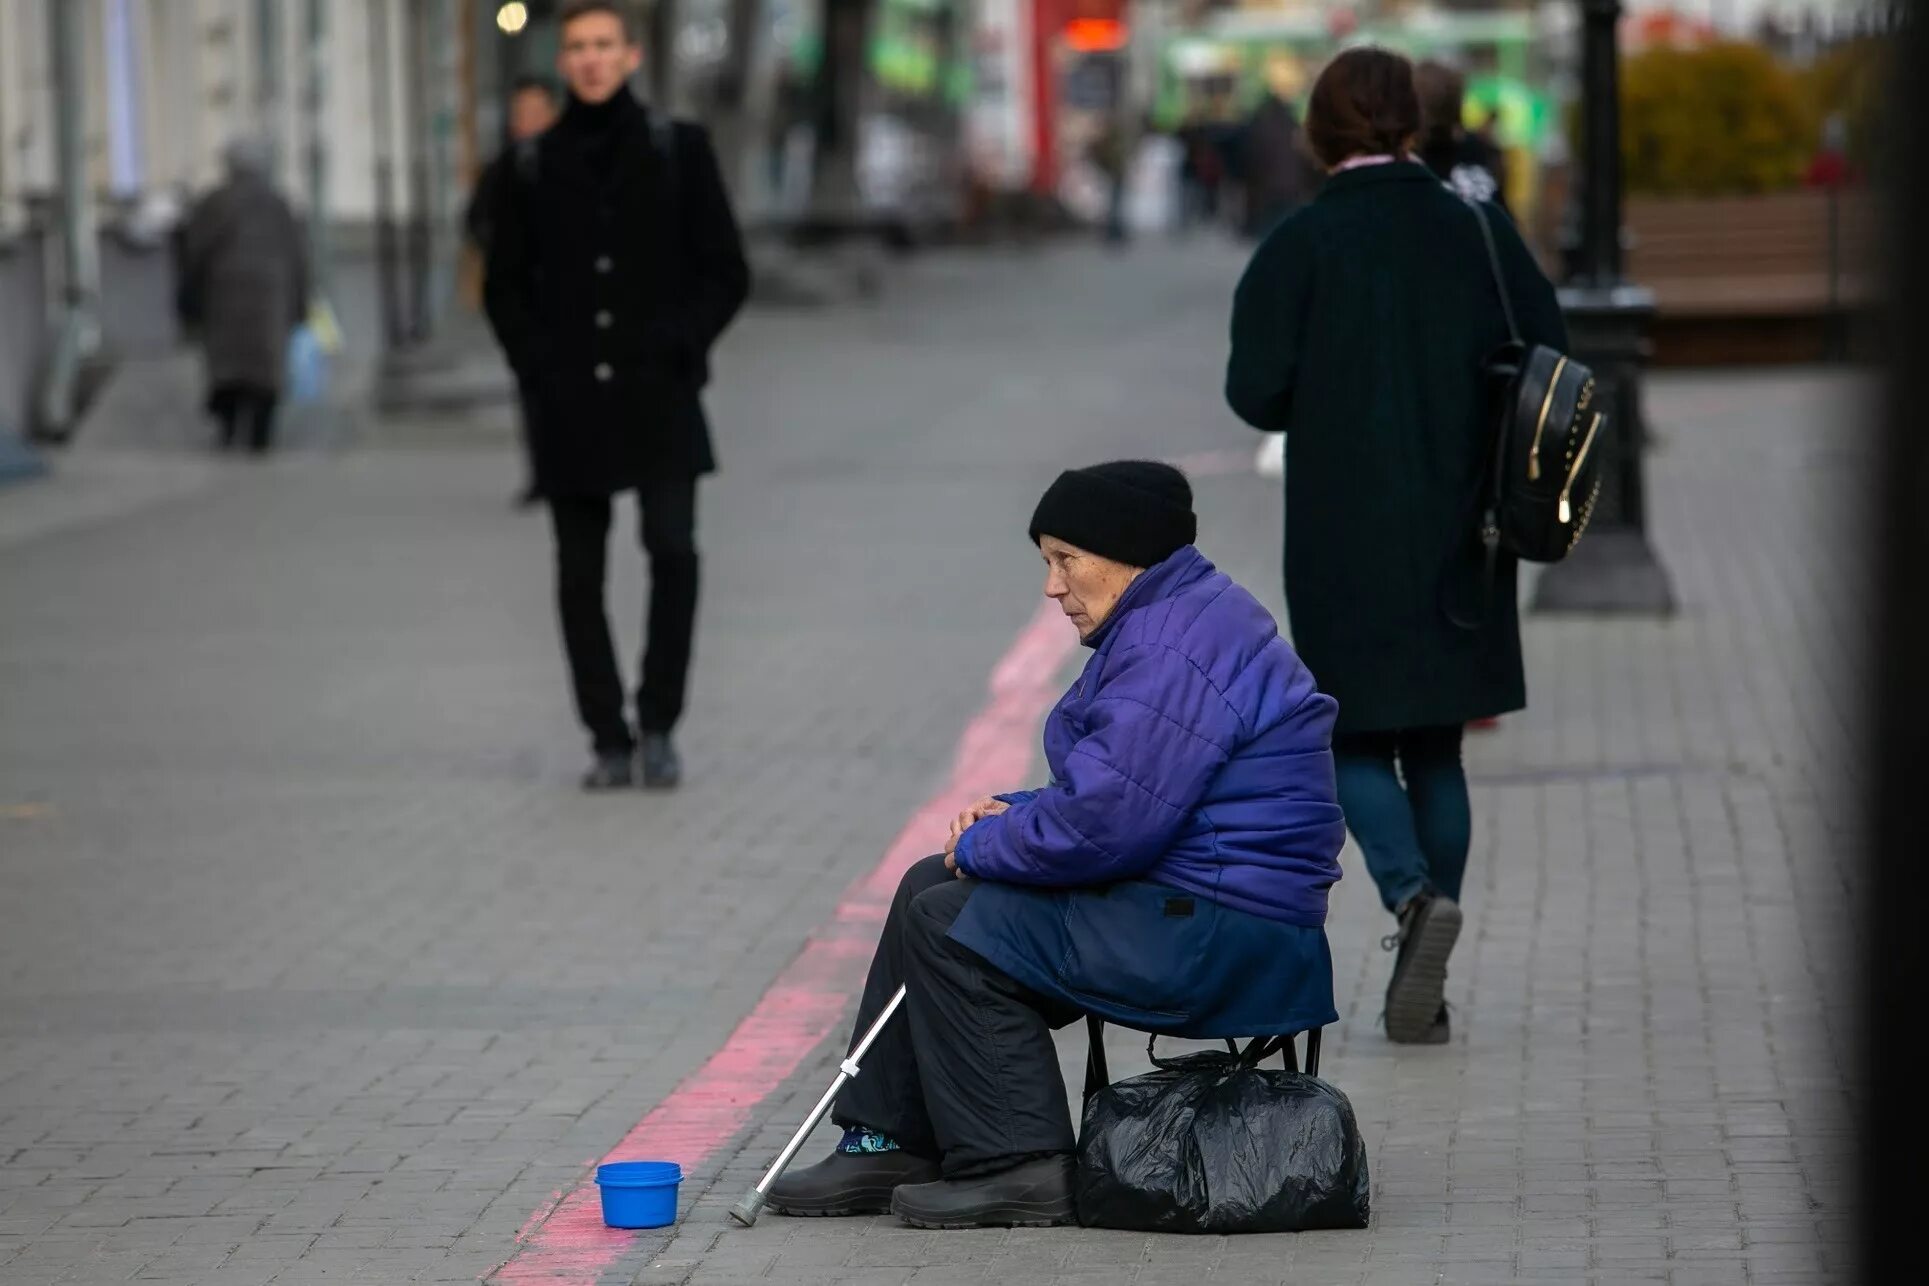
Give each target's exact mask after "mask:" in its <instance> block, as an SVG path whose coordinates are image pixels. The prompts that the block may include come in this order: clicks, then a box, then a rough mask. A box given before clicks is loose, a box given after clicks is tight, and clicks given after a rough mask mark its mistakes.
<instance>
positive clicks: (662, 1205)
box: [596, 1161, 683, 1228]
mask: <svg viewBox="0 0 1929 1286" xmlns="http://www.w3.org/2000/svg"><path fill="white" fill-rule="evenodd" d="M682 1182H683V1167H682V1166H680V1165H678V1164H677V1163H676V1162H674V1161H612V1162H610V1163H609V1164H608V1165H599V1166H597V1167H596V1186H597V1187H598V1188H600V1189H602V1193H603V1222H604V1223H606V1224H608V1225H609V1226H610V1227H612V1228H662V1227H665V1226H667V1225H669V1224H673V1223H675V1222H676V1192H677V1185H679V1184H681V1183H682Z"/></svg>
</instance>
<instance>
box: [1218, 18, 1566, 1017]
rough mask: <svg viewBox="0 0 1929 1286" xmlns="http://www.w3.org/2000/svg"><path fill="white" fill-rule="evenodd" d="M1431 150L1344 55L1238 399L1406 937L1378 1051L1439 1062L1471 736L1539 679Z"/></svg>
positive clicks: (1318, 93) (1476, 249) (1471, 323)
mask: <svg viewBox="0 0 1929 1286" xmlns="http://www.w3.org/2000/svg"><path fill="white" fill-rule="evenodd" d="M1419 132H1420V106H1419V102H1418V99H1417V97H1416V95H1415V92H1414V84H1413V69H1412V66H1411V65H1410V64H1409V63H1408V62H1407V60H1406V59H1404V58H1402V57H1400V56H1399V55H1397V54H1393V53H1389V52H1387V51H1385V50H1382V49H1371V48H1364V49H1353V50H1349V51H1347V52H1346V53H1343V54H1341V55H1340V56H1339V57H1338V58H1336V59H1335V60H1334V61H1333V63H1332V64H1331V65H1330V66H1329V67H1328V68H1327V69H1326V71H1325V72H1324V74H1322V75H1321V77H1320V79H1319V82H1318V83H1317V84H1316V85H1315V86H1314V88H1313V95H1312V101H1311V103H1310V104H1309V107H1308V111H1307V118H1306V133H1307V138H1308V141H1309V142H1310V143H1311V145H1312V147H1313V150H1314V152H1315V154H1316V155H1317V156H1318V157H1319V160H1320V162H1321V164H1322V165H1323V166H1325V168H1326V169H1327V171H1328V172H1329V174H1330V176H1331V177H1330V178H1329V179H1328V181H1327V183H1326V186H1325V187H1324V188H1323V189H1322V190H1321V192H1320V195H1319V197H1318V198H1317V199H1316V200H1314V201H1313V202H1312V203H1311V204H1310V205H1308V206H1306V207H1305V208H1303V209H1302V210H1300V211H1299V212H1297V213H1296V214H1294V215H1292V216H1290V217H1289V218H1287V219H1286V220H1285V221H1284V222H1283V223H1281V224H1280V225H1279V227H1278V228H1276V229H1275V230H1274V231H1273V232H1272V233H1271V235H1269V236H1268V237H1267V238H1266V240H1265V241H1264V242H1263V243H1261V245H1260V247H1259V249H1258V251H1257V252H1256V253H1255V254H1254V256H1253V260H1252V263H1251V265H1250V266H1249V267H1248V268H1247V270H1246V275H1245V278H1244V279H1243V280H1242V281H1241V282H1240V284H1239V291H1238V295H1237V298H1236V300H1235V302H1234V305H1233V318H1232V356H1231V359H1230V363H1229V365H1228V368H1227V372H1226V397H1227V400H1228V401H1229V402H1230V403H1231V404H1232V408H1233V410H1234V411H1236V412H1238V414H1239V415H1240V417H1241V418H1242V419H1244V420H1246V421H1247V422H1248V423H1249V424H1252V425H1253V426H1255V427H1256V428H1260V429H1264V430H1269V431H1273V432H1282V431H1283V432H1284V433H1285V434H1286V451H1287V459H1286V600H1287V605H1288V608H1289V610H1290V612H1291V618H1292V630H1293V640H1294V643H1295V645H1296V646H1297V647H1298V649H1299V652H1300V655H1301V656H1302V657H1303V658H1304V659H1305V661H1306V663H1307V665H1308V667H1309V668H1310V669H1311V670H1312V672H1313V676H1314V678H1315V679H1317V680H1318V682H1319V685H1320V687H1321V689H1322V690H1323V691H1325V692H1328V693H1330V694H1331V695H1333V696H1334V697H1336V698H1337V699H1338V700H1339V718H1338V723H1337V725H1336V728H1335V737H1334V743H1333V750H1334V756H1335V760H1336V765H1337V768H1338V774H1339V800H1340V806H1341V808H1342V809H1343V810H1344V812H1345V814H1346V822H1347V826H1348V828H1349V829H1350V830H1351V831H1352V833H1353V837H1354V839H1355V840H1356V841H1358V843H1359V846H1360V849H1361V851H1362V852H1363V853H1364V854H1365V856H1366V863H1367V869H1368V870H1369V871H1370V872H1371V874H1372V876H1373V879H1374V882H1375V883H1376V884H1377V885H1378V886H1379V890H1380V898H1381V901H1382V902H1384V903H1385V905H1386V908H1387V910H1388V911H1390V912H1392V913H1393V915H1394V916H1396V917H1397V928H1396V930H1395V932H1394V933H1393V934H1392V935H1391V936H1390V937H1389V938H1388V939H1387V942H1388V946H1389V948H1390V949H1395V950H1397V952H1398V954H1397V956H1396V957H1395V961H1394V966H1393V976H1392V981H1391V982H1390V984H1389V985H1388V988H1387V997H1386V1027H1387V1035H1388V1036H1389V1037H1390V1038H1391V1039H1393V1040H1395V1041H1400V1042H1407V1043H1421V1044H1433V1043H1441V1042H1444V1041H1446V1040H1447V1038H1448V1025H1447V1010H1446V1002H1445V997H1444V994H1443V989H1444V985H1445V982H1446V971H1447V958H1448V956H1449V954H1450V953H1451V952H1452V950H1453V946H1454V942H1455V940H1456V939H1457V938H1458V936H1459V932H1460V919H1461V916H1460V907H1459V899H1460V889H1461V879H1462V875H1463V873H1464V872H1465V870H1466V865H1467V851H1468V847H1469V844H1470V841H1471V832H1472V814H1471V810H1470V808H1469V806H1468V799H1467V780H1466V777H1465V775H1464V773H1463V772H1462V769H1461V763H1460V736H1461V729H1462V728H1463V727H1464V726H1465V725H1466V724H1467V723H1468V722H1469V721H1470V720H1475V719H1480V718H1483V717H1487V716H1492V715H1498V714H1503V713H1506V712H1508V711H1511V710H1518V709H1520V708H1521V707H1522V706H1523V705H1525V704H1526V683H1525V681H1524V679H1523V676H1522V673H1521V654H1520V626H1519V620H1518V616H1517V614H1516V609H1515V601H1514V594H1515V590H1514V583H1515V565H1514V561H1513V560H1512V559H1511V558H1509V557H1506V556H1505V555H1503V556H1502V558H1501V561H1500V566H1499V572H1498V579H1497V581H1496V582H1495V583H1494V584H1493V585H1492V587H1491V599H1490V600H1489V599H1488V598H1487V597H1486V593H1485V590H1486V586H1485V583H1484V579H1483V578H1484V569H1483V566H1482V563H1481V561H1480V558H1479V547H1478V540H1477V537H1476V531H1475V527H1476V523H1475V497H1476V493H1477V489H1478V486H1479V484H1480V481H1481V478H1482V476H1483V469H1484V465H1485V461H1486V459H1487V456H1488V451H1489V448H1490V446H1491V443H1492V433H1493V408H1492V407H1491V406H1490V404H1489V403H1490V399H1489V397H1488V394H1487V389H1486V387H1485V383H1484V377H1483V374H1482V366H1483V361H1484V359H1485V358H1486V357H1487V356H1488V355H1489V354H1491V353H1492V352H1493V351H1494V350H1495V349H1497V348H1499V347H1500V346H1501V345H1502V344H1503V343H1505V342H1506V340H1507V322H1506V317H1505V314H1504V312H1503V310H1502V307H1501V301H1500V298H1499V294H1498V291H1497V290H1496V289H1495V286H1494V281H1493V275H1492V273H1491V271H1490V270H1489V267H1488V259H1487V252H1486V248H1485V244H1484V241H1483V238H1482V234H1481V230H1480V220H1479V214H1478V213H1477V211H1476V210H1475V208H1474V207H1472V206H1470V205H1469V204H1468V203H1467V202H1465V201H1463V200H1461V199H1460V198H1459V197H1457V196H1456V195H1454V193H1453V192H1451V191H1449V190H1448V189H1447V187H1446V186H1445V185H1443V184H1442V183H1441V182H1440V180H1439V179H1438V178H1436V177H1434V175H1433V174H1432V173H1431V172H1429V171H1428V169H1427V168H1426V167H1425V166H1424V165H1422V164H1420V163H1419V162H1418V161H1417V160H1414V159H1413V158H1412V150H1413V147H1414V144H1415V142H1416V139H1417V136H1418V134H1419ZM1486 214H1487V217H1488V218H1489V219H1490V220H1491V222H1492V224H1493V229H1494V236H1495V238H1496V240H1497V241H1498V243H1499V255H1500V261H1501V266H1502V271H1503V275H1504V277H1505V281H1506V289H1507V291H1508V294H1509V295H1510V296H1511V297H1512V301H1513V306H1514V311H1515V313H1516V315H1517V316H1518V318H1519V321H1520V329H1521V333H1522V335H1523V336H1524V337H1525V339H1526V340H1527V342H1528V343H1529V344H1546V345H1549V346H1552V347H1556V348H1560V347H1564V345H1565V342H1566V331H1565V327H1564V326H1563V325H1562V322H1561V314H1560V309H1559V307H1558V305H1557V304H1556V302H1555V299H1554V291H1553V288H1552V287H1551V286H1549V285H1548V283H1547V279H1546V278H1545V277H1544V276H1543V275H1542V274H1541V271H1540V269H1539V267H1538V266H1536V264H1535V262H1534V258H1533V256H1532V255H1531V254H1530V253H1529V252H1528V249H1527V247H1526V245H1525V244H1524V243H1523V242H1522V241H1521V238H1520V235H1519V233H1518V232H1516V231H1515V229H1514V226H1513V224H1512V223H1511V222H1510V221H1509V220H1508V219H1507V217H1506V216H1505V215H1504V214H1502V213H1501V212H1499V211H1498V210H1497V209H1494V208H1492V207H1487V208H1486ZM1482 604H1485V606H1484V608H1483V607H1482V606H1481V605H1482ZM1449 605H1451V606H1453V608H1454V612H1453V617H1458V618H1459V619H1460V620H1462V621H1463V622H1466V623H1467V624H1468V625H1471V626H1473V628H1462V626H1461V625H1456V624H1455V622H1454V619H1453V618H1452V617H1450V616H1449V614H1448V610H1447V609H1448V606H1449Z"/></svg>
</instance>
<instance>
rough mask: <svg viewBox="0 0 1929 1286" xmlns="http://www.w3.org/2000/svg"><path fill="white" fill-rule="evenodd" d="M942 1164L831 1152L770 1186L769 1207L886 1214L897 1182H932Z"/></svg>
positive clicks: (897, 1155) (805, 1212)
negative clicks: (822, 1158)
mask: <svg viewBox="0 0 1929 1286" xmlns="http://www.w3.org/2000/svg"><path fill="white" fill-rule="evenodd" d="M938 1173H939V1171H938V1163H937V1162H936V1161H928V1160H926V1159H925V1158H923V1157H914V1156H912V1155H911V1154H910V1153H909V1152H833V1153H831V1154H830V1156H828V1157H826V1158H825V1159H824V1160H822V1161H819V1162H818V1163H817V1164H816V1165H813V1166H806V1167H804V1168H803V1169H802V1170H792V1171H791V1172H790V1173H789V1174H786V1175H784V1176H783V1177H782V1178H781V1179H779V1180H777V1182H775V1183H773V1184H771V1185H770V1196H769V1199H768V1207H769V1209H771V1210H773V1211H775V1212H776V1213H777V1214H780V1215H802V1216H808V1217H816V1216H825V1215H884V1214H889V1213H891V1193H892V1192H894V1191H896V1189H897V1187H898V1185H899V1184H904V1183H920V1184H922V1183H929V1182H930V1181H931V1180H933V1179H935V1178H937V1177H938Z"/></svg>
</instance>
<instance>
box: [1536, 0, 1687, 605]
mask: <svg viewBox="0 0 1929 1286" xmlns="http://www.w3.org/2000/svg"><path fill="white" fill-rule="evenodd" d="M1580 3H1581V18H1582V27H1581V117H1582V131H1581V133H1582V142H1581V146H1582V154H1581V175H1580V185H1579V193H1578V206H1579V213H1580V220H1579V223H1580V228H1579V244H1578V245H1576V246H1575V247H1573V251H1574V253H1573V254H1572V255H1571V256H1570V258H1569V272H1568V280H1567V282H1566V284H1565V285H1563V286H1562V287H1561V291H1560V296H1561V308H1562V310H1563V311H1564V312H1565V313H1566V314H1567V325H1568V332H1569V337H1570V339H1571V342H1572V349H1573V355H1574V357H1575V359H1576V360H1577V361H1581V362H1584V363H1586V364H1587V365H1588V366H1590V367H1592V368H1593V370H1594V374H1595V378H1596V380H1597V381H1598V388H1599V398H1600V403H1599V404H1600V405H1601V406H1602V407H1603V408H1604V410H1605V411H1606V413H1607V416H1608V434H1607V436H1606V438H1605V439H1604V441H1605V445H1606V447H1607V452H1608V453H1607V458H1606V459H1605V460H1603V461H1602V479H1601V496H1600V500H1599V502H1598V503H1597V504H1596V505H1595V507H1594V516H1593V519H1592V521H1591V522H1590V524H1589V526H1588V530H1587V535H1586V537H1585V538H1584V539H1583V540H1582V541H1581V543H1580V544H1579V545H1577V546H1575V549H1574V552H1573V553H1572V554H1571V555H1569V556H1568V558H1567V560H1566V561H1565V562H1560V563H1556V564H1554V565H1553V566H1552V567H1549V568H1548V569H1547V570H1546V572H1544V573H1543V574H1542V575H1541V578H1540V580H1539V582H1538V584H1537V586H1536V588H1535V591H1534V609H1535V610H1536V611H1543V612H1599V613H1609V612H1617V613H1644V614H1650V615H1662V614H1666V613H1668V612H1671V611H1673V610H1674V593H1673V591H1672V590H1671V589H1670V588H1669V585H1668V574H1667V572H1666V571H1664V570H1663V569H1662V566H1661V564H1660V562H1659V561H1658V560H1657V559H1656V558H1655V555H1654V549H1653V547H1652V546H1651V545H1649V543H1648V533H1647V505H1646V493H1645V488H1644V487H1643V485H1642V476H1641V455H1642V449H1643V440H1644V438H1645V436H1646V435H1645V431H1644V424H1643V421H1642V418H1641V368H1642V366H1643V364H1644V363H1645V361H1646V358H1647V351H1648V346H1647V332H1648V326H1649V324H1650V322H1652V321H1653V319H1654V295H1653V293H1652V292H1650V291H1648V290H1645V289H1643V288H1641V287H1639V286H1633V285H1630V284H1628V283H1627V282H1626V281H1624V280H1623V279H1622V276H1621V87H1620V51H1619V49H1618V47H1617V34H1616V28H1617V26H1618V25H1619V22H1620V19H1621V0H1580Z"/></svg>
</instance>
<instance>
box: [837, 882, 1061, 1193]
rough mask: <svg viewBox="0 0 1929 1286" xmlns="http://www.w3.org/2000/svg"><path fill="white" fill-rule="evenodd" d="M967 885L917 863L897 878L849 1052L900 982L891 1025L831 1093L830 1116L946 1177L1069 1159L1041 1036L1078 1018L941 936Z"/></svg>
mask: <svg viewBox="0 0 1929 1286" xmlns="http://www.w3.org/2000/svg"><path fill="white" fill-rule="evenodd" d="M973 887H974V883H973V881H970V880H960V879H958V878H957V877H956V876H954V875H953V874H952V873H951V872H950V871H948V870H946V869H945V865H944V858H943V857H941V856H940V857H927V858H925V859H924V860H923V861H921V862H919V863H917V864H916V865H915V866H913V867H912V868H911V869H910V870H909V871H907V872H905V875H904V879H903V880H902V881H900V882H899V884H898V891H897V897H896V898H895V899H893V900H892V903H891V911H890V914H889V916H887V917H886V919H885V921H884V931H883V933H882V934H881V935H879V938H878V944H877V954H876V955H875V956H874V957H872V959H871V974H870V977H869V978H868V979H867V980H866V982H865V984H864V999H863V1002H862V1003H861V1004H860V1005H859V1006H858V1011H857V1026H856V1030H855V1031H854V1032H853V1034H852V1036H851V1043H852V1044H853V1045H855V1044H856V1043H857V1040H858V1038H859V1037H860V1036H862V1034H863V1033H864V1031H865V1030H866V1029H868V1028H869V1027H870V1025H871V1023H872V1022H873V1021H875V1019H876V1018H877V1015H878V1014H880V1013H882V1012H883V1010H884V1006H885V1005H886V1004H888V1003H889V1002H890V999H891V997H892V996H893V995H894V994H896V992H897V989H898V986H899V985H900V984H903V985H905V986H906V987H907V988H908V994H907V995H906V996H905V1003H904V1005H903V1006H902V1007H900V1008H899V1010H898V1013H897V1016H896V1017H894V1018H892V1019H891V1021H890V1022H889V1023H888V1024H886V1025H885V1028H884V1031H883V1032H882V1033H881V1034H880V1035H879V1036H878V1038H877V1042H876V1043H875V1044H873V1045H872V1046H871V1049H870V1052H869V1053H867V1054H866V1055H865V1056H864V1058H863V1060H862V1061H861V1063H860V1064H859V1073H858V1076H857V1079H856V1080H854V1081H852V1082H851V1083H850V1084H849V1085H847V1086H845V1087H844V1090H843V1092H842V1093H840V1094H839V1095H838V1098H837V1106H836V1107H835V1109H834V1110H833V1111H832V1113H831V1119H832V1120H833V1121H835V1122H836V1123H837V1124H839V1125H842V1126H844V1127H846V1128H849V1127H852V1126H865V1127H867V1128H869V1129H873V1130H878V1131H881V1132H882V1133H885V1134H888V1135H890V1136H891V1137H892V1138H894V1139H896V1140H897V1141H898V1144H899V1146H900V1147H902V1148H904V1150H905V1151H907V1152H911V1153H914V1154H916V1155H919V1156H926V1157H933V1158H936V1159H938V1160H940V1161H942V1163H943V1166H944V1173H945V1176H946V1177H947V1178H959V1177H967V1176H970V1175H974V1174H984V1173H990V1172H993V1171H996V1170H1001V1169H1004V1168H1006V1167H1008V1166H1011V1165H1015V1164H1017V1163H1018V1162H1020V1161H1023V1160H1025V1159H1027V1158H1028V1157H1033V1156H1037V1155H1040V1154H1045V1153H1053V1152H1070V1151H1071V1150H1072V1146H1073V1142H1074V1139H1073V1134H1072V1116H1071V1110H1070V1108H1069V1106H1068V1104H1067V1102H1066V1098H1065V1079H1064V1077H1062V1076H1061V1075H1059V1071H1058V1055H1057V1053H1056V1051H1055V1050H1054V1048H1053V1046H1052V1037H1051V1032H1052V1028H1054V1027H1063V1026H1065V1025H1066V1024H1067V1023H1070V1022H1074V1021H1076V1020H1077V1019H1078V1018H1079V1016H1080V1014H1079V1011H1078V1010H1076V1009H1072V1008H1070V1007H1068V1006H1065V1005H1063V1004H1062V1003H1060V1002H1058V1001H1056V1000H1051V999H1048V998H1047V997H1044V996H1041V995H1039V994H1038V993H1036V992H1034V991H1032V990H1031V989H1029V988H1027V987H1024V986H1021V985H1020V984H1019V983H1017V982H1014V981H1013V980H1012V979H1011V978H1009V977H1007V976H1006V975H1005V974H1003V973H1001V972H999V971H998V970H997V969H995V968H993V967H992V966H991V965H990V964H989V963H988V962H987V961H985V960H984V958H983V957H981V956H978V955H977V954H975V953H973V952H971V951H967V950H966V949H965V948H963V947H961V946H959V945H958V944H957V943H955V942H953V941H951V940H950V939H949V938H947V937H946V936H945V935H946V933H947V932H949V930H950V928H951V924H952V922H953V921H954V920H956V919H957V918H958V913H959V912H960V911H961V910H963V909H964V904H965V901H966V899H968V898H969V897H970V896H971V891H972V888H973Z"/></svg>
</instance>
